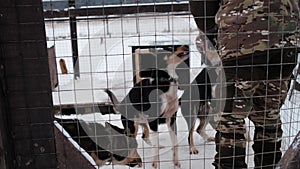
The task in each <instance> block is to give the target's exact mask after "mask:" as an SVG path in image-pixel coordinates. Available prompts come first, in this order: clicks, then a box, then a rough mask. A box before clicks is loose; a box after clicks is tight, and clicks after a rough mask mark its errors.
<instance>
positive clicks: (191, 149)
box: [190, 147, 199, 154]
mask: <svg viewBox="0 0 300 169" xmlns="http://www.w3.org/2000/svg"><path fill="white" fill-rule="evenodd" d="M198 153H199V151H198V150H197V149H196V148H195V147H191V148H190V154H198Z"/></svg>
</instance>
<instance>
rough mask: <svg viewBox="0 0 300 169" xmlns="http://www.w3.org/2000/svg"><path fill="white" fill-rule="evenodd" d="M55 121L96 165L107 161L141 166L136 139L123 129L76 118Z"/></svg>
mask: <svg viewBox="0 0 300 169" xmlns="http://www.w3.org/2000/svg"><path fill="white" fill-rule="evenodd" d="M57 121H58V122H59V123H60V124H61V125H62V126H63V128H64V129H65V130H66V131H67V132H68V133H69V135H70V136H71V137H72V138H73V139H74V141H76V142H77V143H78V144H79V145H80V146H81V147H82V148H83V149H85V150H86V151H87V152H88V153H89V154H90V155H91V156H92V158H93V159H94V161H95V162H96V164H97V165H98V166H102V165H104V164H106V163H107V162H109V163H112V164H118V165H128V166H131V167H133V166H136V165H138V166H141V165H142V160H141V158H140V156H139V154H138V153H137V147H138V144H137V141H136V139H135V138H133V137H128V136H126V135H125V134H124V133H126V131H125V129H121V128H119V127H117V126H114V125H112V124H109V123H105V125H102V124H99V123H90V122H89V123H87V122H83V121H81V120H77V119H68V120H62V119H57Z"/></svg>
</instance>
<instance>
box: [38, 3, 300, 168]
mask: <svg viewBox="0 0 300 169" xmlns="http://www.w3.org/2000/svg"><path fill="white" fill-rule="evenodd" d="M197 2H198V3H199V2H201V3H202V2H204V1H197ZM216 2H218V1H214V3H216ZM247 2H248V1H247ZM249 2H250V1H249ZM251 2H252V1H251ZM263 2H266V1H262V2H260V1H257V2H253V4H254V5H253V6H249V9H248V8H247V9H245V10H250V9H253V10H256V9H257V8H259V7H261V6H263V5H262V4H263ZM223 3H224V2H223ZM43 4H44V16H45V29H46V36H47V46H48V48H52V49H54V52H52V54H53V55H55V61H56V65H55V64H53V65H51V66H53V67H55V68H56V69H57V74H55V76H57V86H56V87H55V88H54V89H53V91H52V97H53V104H54V117H55V126H56V127H57V128H58V129H59V130H58V131H59V132H62V133H63V134H64V137H65V138H67V139H64V141H60V142H58V144H65V143H64V142H65V141H66V140H67V141H69V142H71V144H72V145H73V146H74V148H75V149H77V150H78V151H79V152H81V153H82V156H83V157H84V159H85V160H81V162H82V163H89V164H91V166H94V167H96V168H97V167H98V166H100V167H101V168H128V166H129V167H132V168H134V167H138V166H139V167H143V168H151V167H154V168H176V167H181V168H214V167H215V166H213V165H212V163H213V162H216V160H215V158H217V156H218V155H217V156H216V157H215V155H216V151H217V150H219V149H221V148H220V146H219V145H221V144H222V143H221V141H224V142H226V143H227V141H228V140H226V138H223V137H222V139H223V140H222V139H220V140H219V141H220V142H218V141H216V142H215V141H214V137H215V136H217V137H218V136H220V135H218V133H217V132H216V131H221V130H222V128H221V129H220V127H222V122H224V121H222V120H224V119H222V118H223V115H224V114H222V113H225V114H226V113H228V112H226V110H228V107H226V106H228V105H227V104H225V105H223V104H224V103H225V101H226V100H234V99H235V103H237V105H236V108H238V109H239V108H241V109H243V111H244V108H245V107H246V106H245V105H243V104H241V103H242V101H241V102H239V99H240V100H241V98H248V99H249V100H250V99H252V100H251V104H253V105H257V103H256V102H257V100H259V99H261V98H263V99H266V100H268V99H269V100H270V99H271V100H272V99H273V101H274V99H277V98H268V97H269V95H272V96H274V95H276V96H278V95H280V99H284V98H285V94H278V93H275V94H274V93H271V94H270V93H266V91H268V92H270V91H269V90H268V89H269V88H270V89H271V92H272V89H273V88H272V87H273V86H272V84H273V83H272V80H273V81H276V80H279V81H280V80H281V78H282V77H281V76H278V79H272V80H271V81H264V80H270V79H263V80H262V79H256V78H254V76H252V75H253V74H255V75H256V74H257V75H260V74H264V73H266V72H267V71H270V72H272V70H269V69H267V68H266V67H268V66H269V65H273V66H274V65H275V66H279V67H280V66H281V67H282V66H283V65H284V64H296V59H295V60H293V61H291V62H288V63H284V64H282V62H281V61H280V62H279V61H278V62H276V63H269V61H268V62H266V61H261V62H260V63H254V62H251V63H250V62H249V63H243V62H242V60H241V61H239V60H235V61H236V62H234V64H233V65H230V64H229V65H226V64H225V65H222V66H223V67H222V66H220V65H219V63H222V62H221V60H220V57H221V56H223V54H222V52H224V51H226V52H228V51H227V48H230V47H231V51H229V52H228V53H229V54H228V55H224V57H225V59H227V58H226V56H229V55H230V56H231V55H239V54H237V53H238V52H237V53H235V52H236V50H235V48H234V47H236V48H237V50H238V48H240V47H244V46H247V45H244V44H242V45H240V46H238V45H237V44H239V42H240V40H244V41H243V43H245V44H246V43H249V44H254V43H253V41H254V40H255V39H251V37H250V36H252V35H255V34H259V35H263V36H265V35H266V34H268V32H265V31H266V30H265V31H262V32H255V31H254V27H253V25H252V27H253V30H249V31H248V32H247V31H244V32H243V31H237V32H238V33H237V34H238V35H237V36H240V38H237V39H236V40H235V41H234V42H236V43H234V42H232V43H230V44H227V43H225V44H222V43H220V42H219V44H218V41H214V40H215V39H214V38H215V37H218V36H221V35H222V36H223V34H224V35H226V33H227V34H228V32H226V31H224V32H221V33H223V34H217V31H216V30H217V29H215V27H214V28H213V29H214V30H213V31H212V30H209V29H206V27H205V25H209V24H210V21H211V19H213V23H215V15H212V14H210V13H206V12H204V14H203V13H202V14H201V15H202V16H197V15H198V14H197V12H195V11H194V12H193V10H192V13H193V14H194V15H192V14H191V13H190V7H189V2H188V1H167V0H166V1H163V0H161V1H158V0H156V1H146V0H145V1H129V0H128V1H119V0H116V1H87V0H81V1H80V0H75V1H72V0H69V1H54V0H44V1H43ZM223 5H224V4H223ZM260 5H261V6H260ZM203 7H204V8H203ZM256 7H257V8H256ZM202 8H203V10H204V11H209V10H210V9H208V8H210V6H209V5H208V4H206V3H205V5H204V6H201V9H202ZM191 9H192V8H191ZM218 9H219V2H218V3H217V10H216V11H218ZM199 10H200V8H199ZM196 11H197V9H196ZM216 11H215V12H216ZM229 12H230V11H229ZM200 13H201V12H200ZM220 13H221V14H222V12H219V14H220ZM245 13H246V12H245ZM221 14H220V15H219V18H222V17H225V18H226V16H227V14H226V13H224V14H223V15H221ZM228 15H230V16H227V17H228V18H230V17H232V16H235V15H240V13H238V12H236V11H231V13H230V14H228ZM241 15H242V14H241ZM295 17H296V16H295ZM194 19H196V22H197V23H196V22H195V20H194ZM201 19H202V20H203V19H204V20H205V22H203V23H204V24H203V25H204V26H203V25H201V24H199V22H200V21H201ZM217 19H218V18H217V17H216V22H217V23H218V20H217ZM263 19H266V17H263ZM263 19H262V20H263ZM232 20H233V21H235V19H232ZM198 21H199V22H198ZM225 25H226V24H225ZM237 25H238V24H237ZM218 26H219V28H220V27H221V28H223V27H222V26H223V25H218ZM202 27H203V28H204V29H203V30H202V31H201V33H200V36H199V29H198V28H200V29H201V28H202ZM232 29H235V27H233V28H232ZM228 30H229V32H230V31H232V30H230V29H228ZM245 32H246V33H245ZM249 32H251V33H249ZM219 33H220V32H219ZM231 33H232V32H231ZM247 33H248V34H249V37H247V38H246V39H243V38H244V36H245V35H248V34H247ZM232 34H234V33H232ZM275 34H276V32H275ZM277 34H279V32H277ZM203 35H206V36H203ZM234 35H235V34H234ZM278 36H279V35H278ZM278 36H276V37H278ZM272 37H273V36H267V37H264V41H263V42H261V44H262V45H261V46H264V45H265V44H266V43H267V42H266V41H271V40H273V39H272ZM223 38H224V39H226V38H227V37H223ZM208 40H210V41H208ZM218 40H219V39H218ZM216 42H217V44H216ZM216 45H219V46H218V47H217V48H216ZM221 45H224V46H226V47H227V48H225V47H224V48H222V47H223V46H221ZM278 45H279V46H280V44H278ZM281 45H282V44H281ZM228 46H229V47H228ZM261 46H260V47H261ZM247 47H248V46H247ZM250 48H251V49H252V50H253V51H255V50H256V48H255V47H253V46H251V47H250ZM199 49H200V50H199ZM254 49H255V50H254ZM280 49H281V48H280ZM249 51H250V49H249V50H248V48H247V50H246V52H249ZM242 52H244V51H242ZM242 52H240V53H242ZM282 52H283V51H282ZM232 53H233V54H232ZM270 53H272V52H270ZM283 53H284V52H283ZM247 54H248V57H249V58H252V55H251V54H249V53H247ZM264 54H265V53H264ZM210 55H211V57H213V56H218V57H217V58H218V59H217V60H214V59H215V58H216V57H215V58H213V59H212V60H210V62H207V61H206V59H211V58H210ZM266 55H267V54H266ZM219 56H220V57H219ZM268 56H269V53H268ZM270 56H271V55H270ZM221 58H222V57H221ZM268 58H269V57H268ZM249 60H251V59H249ZM222 61H224V60H222ZM223 63H225V62H223ZM254 64H257V65H259V66H258V67H263V68H266V69H261V70H260V72H259V71H258V72H257V70H256V68H254V67H255V66H253V65H254ZM283 67H284V66H283ZM244 68H246V69H244ZM215 69H217V70H219V69H220V70H221V71H220V72H222V71H224V70H223V69H225V71H224V72H225V75H228V72H229V71H234V72H235V73H236V74H248V73H249V79H247V80H246V81H247V82H251V85H249V86H251V89H253V90H249V91H246V93H238V92H237V91H238V90H239V89H241V88H239V84H240V85H241V86H242V87H245V86H247V84H246V83H244V81H245V80H244V81H243V79H236V81H235V82H234V83H235V85H233V86H234V89H232V93H233V95H232V96H231V97H230V98H226V99H225V98H224V97H223V95H221V94H222V91H221V90H220V88H218V85H220V84H221V85H224V84H225V85H228V82H226V83H225V82H224V84H223V83H221V82H220V81H217V80H216V79H218V80H220V79H222V78H223V79H222V80H226V77H222V76H221V74H220V73H219V74H217V76H216V75H215V73H216V71H215ZM283 69H284V68H281V72H280V73H282V72H283V71H282V70H283ZM296 69H297V67H296ZM296 69H295V70H296ZM239 70H242V71H241V72H240V71H239ZM245 70H247V71H245ZM251 73H252V74H251ZM280 73H279V74H280ZM296 74H297V73H296V71H295V73H294V77H297V76H296ZM53 76H54V75H53ZM234 76H235V74H233V75H232V77H234ZM267 76H268V77H269V74H268V75H267ZM217 77H218V78H217ZM221 77H222V78H221ZM214 78H215V79H214ZM297 78H298V77H297ZM297 78H295V79H294V81H296V80H297ZM53 79H55V78H53ZM222 80H221V81H222ZM239 80H240V81H239ZM222 82H223V81H222ZM230 83H232V81H231V82H230ZM260 83H262V84H264V88H257V86H259V85H258V84H260ZM208 84H209V85H208ZM232 84H233V83H232ZM256 85H257V86H256ZM260 85H261V84H260ZM294 85H295V83H293V81H292V83H291V85H290V86H288V87H289V88H293V87H292V86H294ZM261 86H263V85H261ZM249 88H250V87H249ZM254 88H255V89H257V90H256V91H260V92H257V93H256V92H254V94H253V93H251V92H253V91H254ZM224 90H225V88H224ZM276 90H277V88H276ZM239 94H241V95H239ZM289 95H291V97H287V99H286V100H285V102H284V105H283V107H281V122H280V121H276V124H275V125H278V124H280V123H282V130H283V135H282V146H281V150H282V152H283V153H284V152H285V151H286V150H287V149H288V148H289V146H290V145H291V143H292V141H293V139H294V137H295V136H296V134H297V133H298V130H299V118H300V117H299V108H298V101H297V100H298V99H297V98H298V96H297V95H298V91H297V90H296V89H295V90H290V92H289ZM237 98H239V99H237ZM263 99H262V100H263ZM239 103H240V104H239ZM264 103H265V105H264V106H265V107H264V108H263V109H264V110H267V107H268V104H269V102H264ZM219 104H220V105H221V106H220V107H221V108H222V110H220V109H217V108H216V107H218V106H219ZM222 106H223V107H222ZM224 106H225V107H224ZM251 106H252V105H251ZM251 106H249V107H250V109H249V110H247V111H245V112H246V114H242V115H241V114H237V115H236V116H234V117H232V118H236V119H238V118H239V117H240V115H241V116H243V117H245V121H243V122H241V124H244V123H245V125H243V126H242V127H240V126H238V127H237V128H239V127H240V128H242V130H247V132H245V133H246V134H245V138H244V136H241V139H240V140H242V141H240V142H237V143H235V142H234V141H236V140H237V139H233V140H234V141H233V140H230V141H231V142H230V141H229V142H230V144H228V146H229V147H230V145H231V144H234V146H235V145H239V144H242V145H243V147H244V148H245V153H246V155H241V154H238V152H235V151H236V150H234V153H233V154H235V153H236V156H239V155H241V156H242V157H243V158H245V162H246V163H247V167H248V168H254V166H255V165H257V164H255V163H254V157H255V155H254V152H253V150H252V146H253V144H254V142H255V141H257V137H258V136H257V131H258V130H259V129H258V126H259V125H260V123H259V122H258V123H256V124H255V125H254V124H253V122H257V121H260V120H262V121H265V120H266V119H258V120H257V121H255V120H253V119H256V118H257V117H258V115H257V116H255V113H257V112H258V110H256V111H255V109H256V108H257V109H258V107H255V106H254V108H253V107H251ZM215 108H216V109H215ZM246 108H248V107H246ZM277 108H278V109H279V108H280V106H278V107H277ZM224 109H225V110H224ZM216 110H218V111H216ZM259 110H261V109H259ZM232 111H233V112H234V111H235V110H232ZM214 113H216V114H214ZM237 113H239V112H237ZM270 116H272V113H271V115H270ZM211 117H212V118H213V120H211V121H210V122H209V123H210V124H209V125H207V123H208V120H207V119H211ZM230 122H232V121H230ZM235 122H236V123H239V122H240V121H234V123H235ZM224 123H225V122H224ZM206 125H207V126H206ZM231 125H233V124H231V123H228V124H226V125H224V126H225V127H226V129H228V130H236V129H237V128H234V127H236V126H234V125H233V127H232V128H230V126H231ZM272 125H274V124H272ZM203 126H204V128H201V127H203ZM217 126H218V127H219V128H218V127H217ZM228 126H229V127H228ZM215 129H217V130H215ZM194 130H195V132H193V131H194ZM57 133H58V132H57ZM216 133H217V134H216ZM247 133H248V134H247ZM254 133H256V134H254ZM227 134H228V138H231V137H233V138H237V137H238V136H237V135H238V134H239V133H237V132H232V133H227ZM230 134H233V135H234V136H231V135H230ZM236 134H237V135H236ZM225 135H226V134H225ZM229 135H230V136H229ZM254 135H255V137H254ZM246 136H247V137H246ZM248 136H249V137H248ZM276 137H277V136H276ZM220 138H221V136H220ZM246 138H247V140H246ZM278 139H281V136H278ZM217 140H218V138H217ZM254 140H255V141H254ZM233 142H234V143H233ZM216 145H217V146H216ZM66 146H68V148H69V146H70V145H69V144H68V145H66ZM254 147H255V146H254ZM57 148H58V149H59V150H58V151H57V153H67V152H66V151H65V150H61V149H64V146H58V147H57ZM70 155H71V154H70ZM60 157H61V158H63V157H62V156H60ZM65 161H70V160H69V159H66V160H65ZM225 161H226V160H225ZM232 163H234V164H236V163H235V162H232ZM60 165H62V163H60ZM65 165H68V163H66V164H65ZM215 165H216V164H215ZM217 165H218V164H217ZM72 166H73V165H72ZM82 166H84V165H82ZM65 168H68V167H66V166H65ZM233 168H234V167H233Z"/></svg>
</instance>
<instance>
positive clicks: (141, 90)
mask: <svg viewBox="0 0 300 169" xmlns="http://www.w3.org/2000/svg"><path fill="white" fill-rule="evenodd" d="M139 75H140V77H141V79H142V80H141V81H140V82H138V83H136V84H135V85H134V87H133V88H132V89H131V90H130V92H129V99H130V100H129V101H130V103H131V104H132V106H133V107H134V108H135V109H136V110H138V111H146V110H148V109H149V108H150V107H151V103H150V101H151V100H150V96H151V95H152V94H154V93H155V96H154V97H155V98H157V97H156V96H159V95H162V94H163V93H166V92H168V91H169V89H170V85H171V83H172V82H175V80H174V79H173V78H172V77H171V76H170V75H169V74H168V73H167V72H165V71H163V70H159V69H155V68H149V69H146V70H142V71H140V72H139ZM154 101H156V102H157V100H154Z"/></svg>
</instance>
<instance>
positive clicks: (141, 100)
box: [105, 69, 180, 168]
mask: <svg viewBox="0 0 300 169" xmlns="http://www.w3.org/2000/svg"><path fill="white" fill-rule="evenodd" d="M139 76H140V77H141V81H139V82H138V83H136V84H135V85H134V87H133V88H132V89H131V90H130V91H129V93H128V95H127V96H126V97H125V98H124V99H123V100H122V101H121V102H119V101H118V100H117V99H116V96H115V95H114V94H113V93H112V92H111V91H110V90H106V91H105V92H106V93H107V94H108V95H109V97H110V98H111V100H112V102H113V104H114V105H115V106H116V109H117V110H118V111H119V113H121V114H122V115H123V116H125V117H126V118H127V119H133V120H134V121H136V122H138V123H139V124H142V125H143V126H146V127H147V126H149V128H150V129H151V130H150V134H149V135H150V136H149V140H148V136H147V135H148V134H147V132H146V131H147V128H144V137H145V139H146V140H145V141H146V142H148V143H149V144H151V145H152V146H153V153H154V154H153V161H152V166H153V167H154V168H157V163H158V152H159V148H160V147H159V144H158V143H159V141H158V132H157V131H158V125H159V124H164V123H166V124H167V126H168V131H169V134H170V137H171V141H172V149H173V156H172V157H173V163H174V165H175V166H178V167H180V162H179V160H178V147H177V146H178V145H177V144H178V142H177V138H176V134H175V132H174V130H173V128H172V125H173V124H174V122H175V119H176V112H177V109H178V97H177V90H178V86H177V82H176V81H175V80H174V79H173V78H172V77H171V76H170V75H169V74H168V73H167V72H165V71H163V70H158V69H147V70H143V71H141V72H139ZM157 99H159V100H157ZM145 129H146V130H145Z"/></svg>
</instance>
